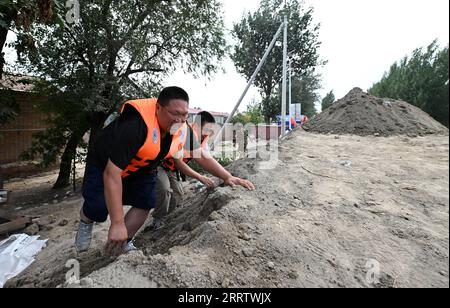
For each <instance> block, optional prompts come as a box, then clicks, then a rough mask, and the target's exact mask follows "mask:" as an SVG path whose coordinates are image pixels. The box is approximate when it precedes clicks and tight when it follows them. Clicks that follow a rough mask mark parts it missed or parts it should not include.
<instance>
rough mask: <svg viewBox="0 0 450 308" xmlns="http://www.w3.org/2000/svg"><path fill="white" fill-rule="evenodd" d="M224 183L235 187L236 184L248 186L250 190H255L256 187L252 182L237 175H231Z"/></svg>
mask: <svg viewBox="0 0 450 308" xmlns="http://www.w3.org/2000/svg"><path fill="white" fill-rule="evenodd" d="M224 183H225V185H228V186H231V187H234V186H236V185H240V186H242V187H245V188H247V189H248V190H254V189H255V185H253V183H252V182H250V181H247V180H244V179H241V178H238V177H235V176H232V177H229V178H228V179H226V180H225V181H224Z"/></svg>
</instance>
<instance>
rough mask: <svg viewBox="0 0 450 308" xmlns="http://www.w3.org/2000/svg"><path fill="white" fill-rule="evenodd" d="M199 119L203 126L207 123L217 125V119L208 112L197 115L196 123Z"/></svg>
mask: <svg viewBox="0 0 450 308" xmlns="http://www.w3.org/2000/svg"><path fill="white" fill-rule="evenodd" d="M198 117H200V121H201V125H202V126H203V124H205V123H212V124H214V123H216V119H215V118H214V117H213V115H212V114H210V113H209V112H208V111H202V112H199V113H198V114H197V116H196V117H195V121H196V120H197V119H198ZM195 121H194V122H195Z"/></svg>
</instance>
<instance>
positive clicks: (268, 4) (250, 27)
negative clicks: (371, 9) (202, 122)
mask: <svg viewBox="0 0 450 308" xmlns="http://www.w3.org/2000/svg"><path fill="white" fill-rule="evenodd" d="M284 4H285V5H284ZM284 14H286V15H287V17H288V21H289V26H288V35H289V42H288V52H289V54H290V57H291V60H292V69H293V73H294V75H296V76H298V78H301V77H302V76H305V75H308V74H313V73H314V69H315V68H316V67H317V66H319V65H322V64H324V62H321V61H320V60H319V54H318V48H319V46H320V42H319V41H318V31H319V25H315V24H313V20H312V14H313V9H312V8H309V9H305V8H304V7H303V4H302V3H300V2H299V1H298V0H287V1H284V0H262V1H261V4H260V7H259V9H258V10H257V11H256V12H255V13H253V14H252V13H248V14H247V15H246V16H245V17H244V18H243V19H242V20H241V22H239V23H238V24H235V25H234V30H233V35H234V37H235V38H236V41H237V44H236V46H235V48H234V53H233V54H232V60H233V61H234V64H235V66H236V68H237V71H238V72H239V73H240V74H241V75H243V76H244V77H246V78H247V79H248V80H249V79H250V77H251V76H252V74H253V72H254V70H255V69H256V67H257V65H258V63H259V62H260V60H261V59H262V56H263V55H264V53H265V51H266V49H267V48H268V47H269V44H270V42H271V40H272V38H273V36H274V34H275V33H276V31H277V30H278V28H279V26H280V24H281V22H282V17H283V15H284ZM282 63H283V50H282V48H274V49H273V50H272V52H271V54H270V56H269V58H268V59H267V61H266V63H265V64H264V66H263V67H262V69H261V71H260V73H259V74H258V76H257V77H256V79H255V85H256V87H258V88H259V89H260V91H261V95H262V97H263V104H262V109H263V114H264V117H265V120H266V121H269V119H270V118H273V115H274V114H277V111H275V109H276V108H275V107H276V105H274V101H273V99H272V98H271V95H272V94H273V91H274V89H275V88H276V86H277V84H278V82H279V81H280V79H281V77H282V71H283V65H282ZM278 113H279V112H278Z"/></svg>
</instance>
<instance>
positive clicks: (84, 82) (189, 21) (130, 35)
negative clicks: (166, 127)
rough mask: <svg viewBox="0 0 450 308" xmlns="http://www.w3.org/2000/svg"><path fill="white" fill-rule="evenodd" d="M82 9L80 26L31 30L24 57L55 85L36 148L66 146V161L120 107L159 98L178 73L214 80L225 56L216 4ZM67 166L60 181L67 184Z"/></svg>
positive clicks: (107, 4) (181, 0)
mask: <svg viewBox="0 0 450 308" xmlns="http://www.w3.org/2000/svg"><path fill="white" fill-rule="evenodd" d="M80 8H81V11H80V21H79V22H78V23H74V24H70V25H67V24H66V26H65V27H64V28H61V27H57V26H47V27H43V26H40V27H35V28H34V29H33V31H32V34H33V37H35V38H36V44H35V46H34V50H32V49H26V50H25V52H24V55H25V56H26V60H27V61H26V62H24V67H25V68H26V69H27V70H28V71H29V72H30V73H32V74H34V75H36V76H39V77H41V78H42V79H44V80H47V81H48V82H50V83H51V85H52V86H51V87H44V89H45V91H46V92H47V93H48V94H49V97H50V101H51V102H52V103H51V104H49V105H48V106H49V107H50V109H51V110H48V111H49V112H51V113H52V114H53V116H54V118H53V121H54V122H53V124H54V128H55V129H54V130H49V131H48V132H47V133H46V135H45V136H41V137H40V138H41V139H40V141H39V143H40V144H43V143H44V139H48V140H49V143H50V144H53V145H55V147H52V149H53V148H56V149H58V150H59V151H60V152H61V150H62V149H63V148H64V147H65V148H64V151H63V156H62V157H63V159H64V158H65V157H67V158H68V159H71V158H73V156H74V153H75V150H76V147H77V146H78V145H79V144H80V143H81V140H82V136H83V135H84V133H85V132H86V131H88V130H90V134H91V139H90V140H93V139H94V138H95V136H96V134H97V133H98V131H99V130H100V129H101V128H102V126H103V122H104V120H105V119H106V118H107V117H108V115H109V114H111V113H112V112H114V111H116V110H118V108H119V106H120V105H121V104H122V103H123V102H124V101H125V100H127V99H132V98H140V97H150V96H154V95H156V94H157V93H158V92H159V90H160V88H159V85H160V82H161V80H162V79H163V78H164V77H166V76H167V75H168V74H170V73H172V72H173V71H175V70H179V69H183V70H184V71H185V72H190V73H193V74H194V75H199V74H206V75H208V74H211V73H212V72H215V71H216V70H217V69H218V67H219V65H220V61H221V60H222V58H223V56H224V54H225V52H226V44H225V40H224V32H223V20H222V15H221V4H220V3H219V2H218V1H217V0H174V1H151V0H146V1H142V0H139V1H138V0H134V1H130V0H89V1H88V0H80ZM53 134H56V135H53ZM51 140H54V141H51ZM57 140H59V141H58V142H57ZM37 144H38V143H37ZM68 147H70V148H68ZM35 150H37V151H35ZM45 151H48V150H47V149H45V148H41V149H37V148H36V147H35V148H34V149H32V150H31V151H30V152H29V154H33V153H35V154H37V153H40V152H45ZM53 153H54V154H55V155H51V156H48V158H49V159H50V158H56V157H57V156H56V154H57V153H58V151H57V150H55V151H53ZM66 154H67V155H66ZM64 166H67V163H66V162H64V161H63V162H62V164H61V170H60V177H62V178H63V179H68V175H67V172H65V173H64V174H62V172H63V171H64V170H63V168H65V167H64ZM69 166H70V165H69ZM69 175H70V174H69ZM58 182H59V179H58ZM58 182H57V184H58ZM63 185H67V181H66V180H61V185H59V184H58V185H57V186H63Z"/></svg>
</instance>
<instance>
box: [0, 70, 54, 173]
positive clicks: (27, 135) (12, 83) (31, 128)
mask: <svg viewBox="0 0 450 308" xmlns="http://www.w3.org/2000/svg"><path fill="white" fill-rule="evenodd" d="M30 80H31V77H26V76H17V75H8V74H5V75H3V79H1V80H0V99H6V98H7V97H8V99H12V100H14V101H15V102H16V103H17V104H18V105H19V108H20V111H19V114H18V115H17V117H16V118H15V119H14V120H12V121H10V122H8V123H6V124H3V125H0V169H1V170H0V171H1V173H2V174H3V176H4V177H10V176H17V175H22V174H26V173H28V172H30V171H32V169H33V165H32V164H30V162H28V163H27V162H22V161H21V160H20V154H21V153H22V152H23V151H25V150H27V149H29V148H30V146H31V143H32V140H33V134H34V133H37V132H40V131H44V130H46V129H47V128H48V124H46V123H45V120H46V119H47V116H46V115H45V114H43V113H42V112H41V111H40V110H39V108H38V106H37V105H38V103H39V102H42V101H45V100H46V99H47V98H46V97H44V96H42V95H39V94H37V93H34V92H33V85H32V84H31V83H30Z"/></svg>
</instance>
